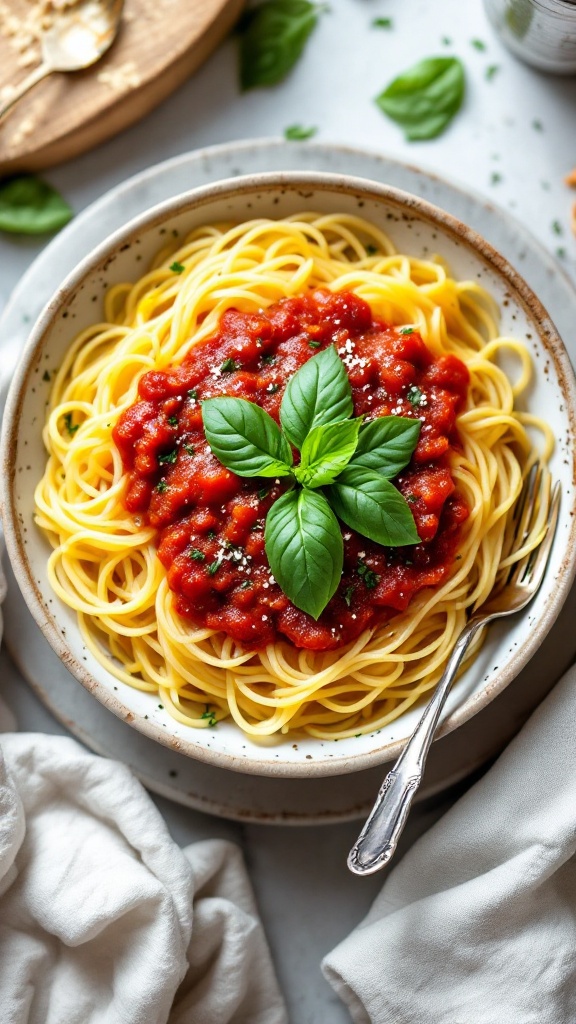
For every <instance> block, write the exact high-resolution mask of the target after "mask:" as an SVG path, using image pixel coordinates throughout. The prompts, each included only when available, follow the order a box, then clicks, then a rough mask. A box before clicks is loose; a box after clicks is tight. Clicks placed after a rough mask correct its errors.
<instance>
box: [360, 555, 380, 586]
mask: <svg viewBox="0 0 576 1024" xmlns="http://www.w3.org/2000/svg"><path fill="white" fill-rule="evenodd" d="M356 570H357V572H358V575H359V576H360V577H361V578H362V580H363V582H364V585H365V587H366V590H374V587H377V586H378V583H379V581H380V577H379V575H378V573H377V572H374V571H373V570H372V569H369V568H368V566H367V565H366V562H363V561H362V559H359V560H358V565H357V567H356Z"/></svg>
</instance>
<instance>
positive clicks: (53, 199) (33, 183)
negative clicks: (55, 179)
mask: <svg viewBox="0 0 576 1024" xmlns="http://www.w3.org/2000/svg"><path fill="white" fill-rule="evenodd" d="M73 216H74V213H73V211H72V209H71V207H70V206H69V205H68V203H67V202H66V201H65V200H64V199H63V198H62V196H61V195H60V193H59V192H57V191H56V189H54V188H52V186H51V185H48V184H47V182H45V181H42V179H41V178H36V177H34V175H21V176H19V177H16V178H9V179H7V180H6V181H2V182H0V231H8V232H10V233H11V234H15V235H43V234H46V233H47V232H49V231H58V230H59V229H60V228H63V227H64V225H65V224H67V223H68V221H69V220H71V219H72V217H73Z"/></svg>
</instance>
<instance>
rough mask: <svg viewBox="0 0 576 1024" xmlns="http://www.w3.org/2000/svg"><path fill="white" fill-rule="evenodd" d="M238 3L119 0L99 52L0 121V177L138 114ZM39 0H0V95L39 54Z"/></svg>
mask: <svg viewBox="0 0 576 1024" xmlns="http://www.w3.org/2000/svg"><path fill="white" fill-rule="evenodd" d="M243 4H244V0H125V6H124V13H123V16H122V23H121V25H120V30H119V33H118V36H117V39H116V40H115V42H114V44H113V46H112V47H111V49H110V50H109V52H108V53H107V54H106V55H105V56H104V57H103V58H102V60H100V61H99V62H98V63H97V64H94V65H93V67H92V68H89V69H87V70H86V71H80V72H74V73H72V74H54V75H51V76H50V77H49V78H46V79H44V81H42V82H40V83H39V84H38V85H36V86H35V87H34V89H32V91H31V92H30V93H28V95H27V96H25V97H23V99H21V100H20V101H19V103H18V104H17V105H16V106H15V107H14V108H13V109H12V110H11V112H10V113H9V114H7V115H6V117H5V118H4V119H3V120H2V121H0V175H2V176H5V175H7V174H12V173H14V172H16V171H22V170H23V171H33V170H39V169H41V168H43V167H50V166H52V165H53V164H57V163H60V162H61V161H63V160H69V159H70V158H71V157H74V156H77V155H78V154H79V153H83V152H85V151H86V150H87V149H91V148H92V147H93V146H96V145H97V144H98V143H99V142H103V141H104V140H105V139H108V138H110V137H111V136H112V135H115V134H116V133H117V132H119V131H121V130H122V129H123V128H126V127H128V125H130V124H133V122H134V121H137V120H138V119H139V118H141V117H143V116H144V114H147V113H148V111H150V110H152V109H153V108H154V107H155V106H157V104H158V103H160V102H161V101H162V100H163V99H165V98H166V97H167V96H168V95H169V94H170V93H171V92H172V91H173V90H174V89H176V88H177V87H178V86H179V85H181V83H182V82H183V81H184V80H185V79H186V78H188V77H189V75H191V74H192V72H193V71H195V70H196V68H197V67H198V66H199V65H200V64H201V63H202V62H203V61H204V60H205V59H206V58H207V57H208V56H209V54H210V53H211V52H212V50H213V49H214V48H215V47H216V46H217V45H218V43H219V42H220V41H221V39H222V38H223V37H224V36H225V35H226V33H227V32H228V31H229V30H230V29H231V27H232V26H233V24H234V22H235V21H236V19H237V18H238V16H239V14H240V11H241V9H242V7H243ZM39 8H40V0H0V99H1V98H3V97H4V96H6V98H8V96H9V94H10V89H11V87H13V86H14V85H15V84H16V83H18V82H19V81H21V80H22V79H23V78H24V77H25V76H26V75H27V74H28V73H29V72H30V71H31V70H32V68H34V67H35V66H36V65H37V64H38V63H39V62H40V47H39V44H38V39H37V35H38V29H37V28H36V24H37V18H38V12H39ZM190 116H191V117H192V116H194V112H193V111H191V112H190Z"/></svg>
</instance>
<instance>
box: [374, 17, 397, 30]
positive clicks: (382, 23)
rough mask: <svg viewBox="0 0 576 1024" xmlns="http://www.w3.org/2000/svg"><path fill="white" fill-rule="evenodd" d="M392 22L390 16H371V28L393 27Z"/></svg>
mask: <svg viewBox="0 0 576 1024" xmlns="http://www.w3.org/2000/svg"><path fill="white" fill-rule="evenodd" d="M393 27H394V22H393V21H392V18H373V19H372V28H393Z"/></svg>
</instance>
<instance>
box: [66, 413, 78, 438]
mask: <svg viewBox="0 0 576 1024" xmlns="http://www.w3.org/2000/svg"><path fill="white" fill-rule="evenodd" d="M64 425H65V427H66V430H67V431H68V433H69V434H70V435H72V434H75V433H76V431H77V430H78V427H79V426H80V424H79V423H76V424H75V425H72V413H71V412H65V413H64Z"/></svg>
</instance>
